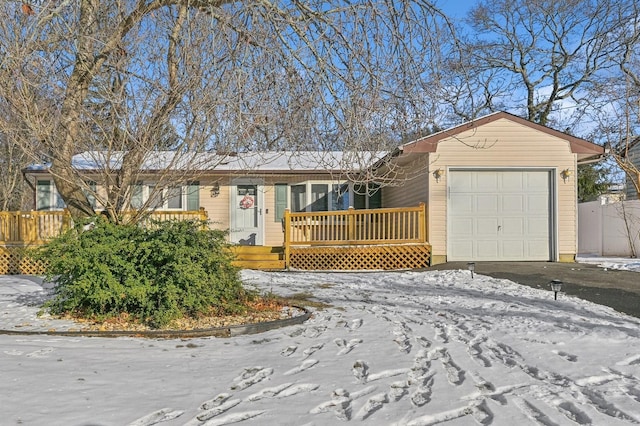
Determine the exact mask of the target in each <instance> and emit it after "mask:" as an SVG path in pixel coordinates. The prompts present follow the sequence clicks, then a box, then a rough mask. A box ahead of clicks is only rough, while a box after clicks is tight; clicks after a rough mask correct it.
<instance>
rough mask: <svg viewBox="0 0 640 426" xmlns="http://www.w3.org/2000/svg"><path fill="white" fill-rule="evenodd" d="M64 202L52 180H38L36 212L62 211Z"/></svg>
mask: <svg viewBox="0 0 640 426" xmlns="http://www.w3.org/2000/svg"><path fill="white" fill-rule="evenodd" d="M64 208H65V204H64V200H63V199H62V197H61V196H60V193H58V189H57V188H56V185H55V183H53V180H52V179H38V182H37V183H36V210H62V209H64Z"/></svg>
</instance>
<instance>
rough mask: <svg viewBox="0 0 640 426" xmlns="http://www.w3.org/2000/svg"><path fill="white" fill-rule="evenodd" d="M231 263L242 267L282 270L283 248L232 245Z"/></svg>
mask: <svg viewBox="0 0 640 426" xmlns="http://www.w3.org/2000/svg"><path fill="white" fill-rule="evenodd" d="M231 251H232V253H233V254H234V255H235V257H236V260H234V261H233V265H235V266H237V267H239V268H243V269H260V270H274V269H275V270H282V269H284V249H283V248H282V247H271V246H232V247H231Z"/></svg>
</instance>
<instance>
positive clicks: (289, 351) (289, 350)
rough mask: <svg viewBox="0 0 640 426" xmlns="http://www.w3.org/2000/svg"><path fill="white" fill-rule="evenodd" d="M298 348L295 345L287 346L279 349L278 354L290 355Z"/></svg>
mask: <svg viewBox="0 0 640 426" xmlns="http://www.w3.org/2000/svg"><path fill="white" fill-rule="evenodd" d="M297 349H298V347H297V346H287V347H286V348H284V349H283V350H281V351H280V355H282V356H285V357H286V356H291V355H293V353H294V352H295V351H296V350H297Z"/></svg>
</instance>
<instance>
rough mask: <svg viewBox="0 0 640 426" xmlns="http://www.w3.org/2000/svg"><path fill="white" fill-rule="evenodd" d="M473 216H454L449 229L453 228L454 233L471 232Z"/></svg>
mask: <svg viewBox="0 0 640 426" xmlns="http://www.w3.org/2000/svg"><path fill="white" fill-rule="evenodd" d="M473 222H474V220H473V218H470V217H468V218H456V219H452V220H451V222H450V225H451V229H452V230H453V229H455V232H456V233H460V234H471V233H473Z"/></svg>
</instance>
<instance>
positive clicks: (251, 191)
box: [229, 181, 263, 246]
mask: <svg viewBox="0 0 640 426" xmlns="http://www.w3.org/2000/svg"><path fill="white" fill-rule="evenodd" d="M231 190H232V193H231V230H230V233H229V234H230V235H229V237H230V239H231V242H232V243H234V244H240V245H244V246H261V245H262V244H263V217H262V198H263V197H262V185H258V184H256V183H255V182H243V181H239V182H236V183H235V184H234V185H233V186H232V188H231Z"/></svg>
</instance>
